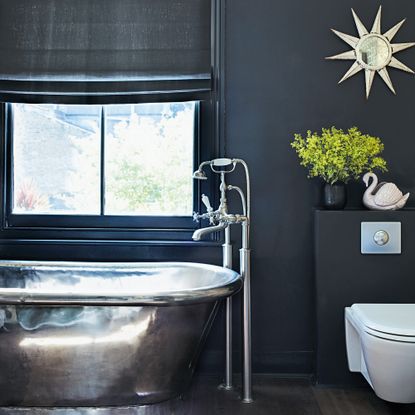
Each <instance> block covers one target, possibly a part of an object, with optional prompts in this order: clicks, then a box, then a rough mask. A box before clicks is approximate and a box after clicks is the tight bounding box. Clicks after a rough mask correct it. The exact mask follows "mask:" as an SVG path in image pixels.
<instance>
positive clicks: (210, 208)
mask: <svg viewBox="0 0 415 415" xmlns="http://www.w3.org/2000/svg"><path fill="white" fill-rule="evenodd" d="M202 203H203V204H204V205H205V206H206V210H207V211H208V213H210V212H213V208H212V206H211V205H210V201H209V197H208V196H206V195H202Z"/></svg>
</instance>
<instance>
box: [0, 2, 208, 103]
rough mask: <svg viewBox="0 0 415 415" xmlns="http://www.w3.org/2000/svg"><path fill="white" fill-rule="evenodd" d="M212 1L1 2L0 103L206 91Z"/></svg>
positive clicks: (203, 92)
mask: <svg viewBox="0 0 415 415" xmlns="http://www.w3.org/2000/svg"><path fill="white" fill-rule="evenodd" d="M211 3H212V0H0V100H3V101H5V100H9V101H13V97H15V96H31V95H32V96H33V95H39V94H40V95H48V96H54V95H59V96H77V95H86V96H88V95H91V96H128V95H134V96H137V95H147V94H180V93H183V94H196V95H198V94H201V95H202V94H208V93H209V91H210V90H211V85H212V79H211V56H212V52H211V48H212V35H211V33H212V30H211V15H212V10H211V8H212V7H211Z"/></svg>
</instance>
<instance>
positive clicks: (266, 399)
mask: <svg viewBox="0 0 415 415" xmlns="http://www.w3.org/2000/svg"><path fill="white" fill-rule="evenodd" d="M253 380H254V382H253V385H254V388H253V389H254V398H255V401H254V403H252V404H244V403H242V402H241V401H240V399H239V388H236V389H235V390H233V391H224V390H219V389H218V387H217V386H218V381H219V378H218V377H217V376H197V377H196V378H195V379H194V382H193V384H192V387H191V388H190V390H189V391H188V392H187V393H186V395H185V396H184V397H183V398H181V399H175V400H172V401H169V402H164V403H162V404H158V405H152V406H147V407H139V408H137V407H124V408H72V409H70V408H54V409H52V408H38V409H34V408H26V409H23V408H0V415H415V404H411V405H397V404H391V403H388V402H385V401H382V400H381V399H379V398H378V397H377V396H376V395H375V394H374V393H373V391H372V390H371V389H369V388H367V389H336V388H324V387H320V386H319V387H315V386H312V385H311V383H310V381H309V380H307V379H297V378H292V379H282V378H280V377H275V376H270V375H256V376H254V379H253Z"/></svg>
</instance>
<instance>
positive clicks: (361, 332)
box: [345, 304, 415, 403]
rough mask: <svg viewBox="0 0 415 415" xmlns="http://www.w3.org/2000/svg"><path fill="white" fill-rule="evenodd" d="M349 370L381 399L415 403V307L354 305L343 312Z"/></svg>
mask: <svg viewBox="0 0 415 415" xmlns="http://www.w3.org/2000/svg"><path fill="white" fill-rule="evenodd" d="M345 325H346V346H347V358H348V363H349V369H350V371H351V372H361V373H362V375H363V376H364V377H365V378H366V380H367V381H368V382H369V384H370V386H371V387H372V388H373V390H374V391H375V393H376V395H377V396H379V397H380V398H382V399H384V400H386V401H389V402H396V403H414V402H415V304H353V305H352V306H351V307H346V309H345Z"/></svg>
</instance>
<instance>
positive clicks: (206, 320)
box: [0, 261, 242, 407]
mask: <svg viewBox="0 0 415 415" xmlns="http://www.w3.org/2000/svg"><path fill="white" fill-rule="evenodd" d="M241 285H242V280H241V277H240V276H239V275H238V274H237V273H235V272H234V271H231V270H227V269H225V268H221V267H216V266H211V265H204V264H193V263H75V262H33V261H23V262H17V261H0V406H2V407H4V406H19V407H21V406H29V407H33V406H43V407H48V406H50V407H57V406H125V405H145V404H151V403H156V402H161V401H163V400H167V399H170V398H172V397H175V396H177V395H180V394H181V393H182V392H183V391H184V390H185V389H186V387H187V386H188V384H189V383H190V380H191V377H192V374H193V371H194V368H195V364H196V360H197V357H198V354H199V352H200V349H201V347H202V345H203V343H204V340H205V338H206V336H207V334H208V331H209V328H210V325H211V323H212V321H213V319H214V317H215V314H216V310H217V306H218V304H219V300H220V299H222V298H224V297H227V296H230V295H232V294H233V293H235V292H236V291H238V290H239V289H240V288H241Z"/></svg>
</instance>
